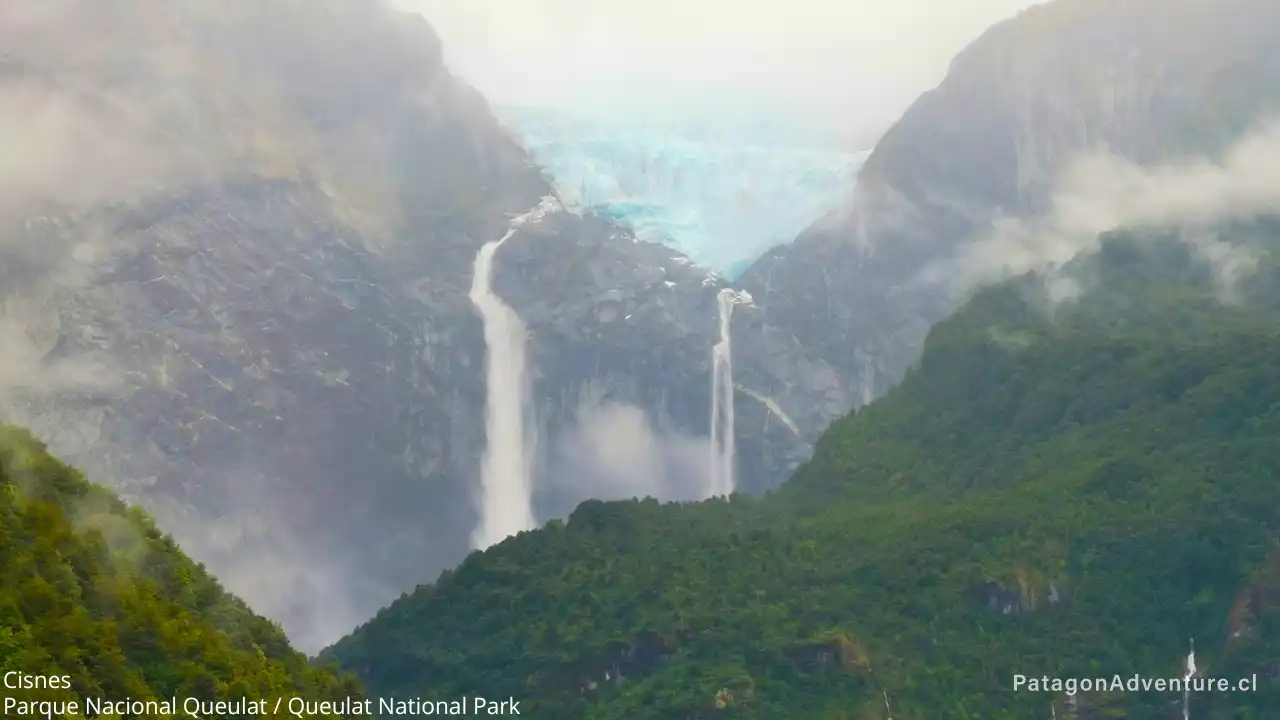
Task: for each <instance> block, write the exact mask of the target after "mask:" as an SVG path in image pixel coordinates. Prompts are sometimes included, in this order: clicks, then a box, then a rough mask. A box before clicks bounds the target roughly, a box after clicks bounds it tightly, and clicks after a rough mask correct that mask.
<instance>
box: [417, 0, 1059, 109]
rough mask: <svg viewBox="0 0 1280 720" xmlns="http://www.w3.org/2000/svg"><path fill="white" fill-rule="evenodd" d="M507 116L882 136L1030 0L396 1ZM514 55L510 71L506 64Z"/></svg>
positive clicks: (449, 60) (450, 64)
mask: <svg viewBox="0 0 1280 720" xmlns="http://www.w3.org/2000/svg"><path fill="white" fill-rule="evenodd" d="M395 2H396V4H397V6H399V7H401V8H402V9H405V10H412V11H416V12H420V13H422V14H423V15H424V16H425V17H426V18H427V19H428V20H429V21H430V22H431V23H432V24H433V25H434V26H435V27H436V30H437V31H438V32H439V33H440V35H441V36H442V38H443V39H444V47H445V60H446V62H447V63H448V64H449V66H450V67H451V69H452V70H453V71H454V72H456V73H458V74H460V75H461V76H462V77H464V78H465V79H467V80H468V81H470V82H471V83H472V84H474V85H475V86H476V87H478V88H479V89H480V90H481V92H483V93H485V95H486V96H488V98H489V99H490V101H491V102H493V103H495V104H503V105H540V106H547V107H561V108H570V107H580V108H594V107H600V106H615V107H649V106H653V105H655V104H656V105H680V104H685V105H707V104H711V105H729V106H746V107H747V108H750V109H757V110H760V109H764V110H767V109H783V110H785V111H787V112H795V111H796V110H797V107H800V109H801V111H802V112H808V113H812V114H817V115H821V116H824V117H828V118H830V119H832V120H833V121H838V122H840V123H843V124H846V125H849V129H850V131H851V132H857V131H859V130H863V129H864V128H865V129H866V130H867V131H870V129H872V128H874V129H875V130H883V129H884V127H885V126H887V125H888V124H889V123H890V122H892V121H893V120H895V119H896V118H897V116H898V115H899V114H900V113H901V111H902V110H903V109H905V108H906V106H907V105H908V104H909V103H910V102H912V101H913V100H914V99H915V97H916V96H917V95H918V94H919V93H920V92H922V91H924V90H927V89H929V88H930V87H933V86H934V85H936V84H937V83H938V82H939V81H940V80H941V79H942V77H943V75H944V74H945V72H946V69H947V66H948V63H949V62H950V61H951V58H952V57H953V56H954V55H955V54H956V53H957V52H958V51H959V50H961V49H962V48H963V47H964V46H965V45H967V44H968V43H969V42H970V41H971V40H973V39H975V38H976V37H977V36H978V35H979V34H980V33H981V32H982V31H983V30H985V29H986V28H987V27H988V26H990V25H991V24H993V23H995V22H998V21H1000V20H1002V19H1004V18H1006V17H1010V16H1012V15H1013V14H1014V13H1016V12H1017V11H1019V10H1021V9H1023V8H1026V7H1028V6H1030V5H1033V4H1035V3H1033V2H1031V1H1030V0H955V1H954V2H947V3H937V2H932V1H931V0H905V1H902V2H893V3H890V2H884V1H883V0H843V1H842V0H760V1H759V2H756V3H740V2H730V1H729V0H705V1H704V2H698V3H688V2H681V1H680V0H650V1H649V2H610V3H597V2H591V0H395ZM514 58H518V59H519V60H518V61H513V59H514Z"/></svg>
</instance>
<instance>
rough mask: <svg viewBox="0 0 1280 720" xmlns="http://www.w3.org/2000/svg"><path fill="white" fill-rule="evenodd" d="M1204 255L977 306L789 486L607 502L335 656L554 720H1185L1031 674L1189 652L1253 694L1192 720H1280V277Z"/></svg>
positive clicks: (1161, 241)
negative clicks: (514, 703) (683, 499)
mask: <svg viewBox="0 0 1280 720" xmlns="http://www.w3.org/2000/svg"><path fill="white" fill-rule="evenodd" d="M1275 228H1276V226H1275V224H1274V223H1269V222H1266V221H1261V222H1258V223H1250V224H1248V225H1245V226H1238V227H1233V228H1227V229H1226V230H1229V231H1230V234H1231V235H1232V237H1234V238H1236V239H1237V240H1239V241H1240V242H1241V243H1244V242H1245V241H1246V240H1247V241H1249V242H1253V241H1255V240H1257V239H1259V238H1263V239H1266V238H1268V237H1276V233H1275ZM1197 258H1198V256H1197V255H1195V254H1194V253H1193V252H1191V251H1190V250H1188V249H1186V246H1185V245H1182V244H1179V243H1177V242H1173V239H1172V238H1171V237H1170V238H1161V237H1157V236H1152V235H1137V234H1125V235H1116V236H1115V237H1111V238H1109V239H1107V240H1106V242H1105V243H1104V245H1103V250H1102V251H1101V252H1100V253H1098V254H1096V255H1094V256H1092V257H1089V258H1086V259H1082V260H1078V261H1077V262H1076V263H1075V265H1074V266H1072V267H1070V268H1068V269H1067V271H1066V272H1069V273H1070V274H1071V276H1072V277H1073V278H1075V279H1076V280H1077V281H1078V282H1080V283H1081V285H1082V287H1084V288H1085V289H1086V292H1085V294H1084V295H1083V297H1081V298H1080V299H1079V300H1077V301H1073V302H1069V303H1066V304H1061V305H1053V304H1051V303H1050V302H1049V300H1048V297H1049V296H1048V294H1047V293H1046V292H1045V291H1044V289H1045V285H1044V284H1043V283H1042V282H1040V279H1038V278H1023V279H1022V280H1020V281H1018V282H1012V283H1007V284H1005V285H1002V286H999V287H996V288H990V289H987V290H984V291H982V292H981V293H979V294H978V295H977V296H975V297H974V298H972V299H971V300H970V302H969V303H968V304H967V305H966V306H965V308H964V309H963V310H962V311H961V312H959V313H958V314H957V315H955V316H953V317H952V318H950V319H949V320H947V321H945V322H944V323H942V324H941V325H940V326H938V327H937V328H935V330H934V331H933V332H932V334H931V336H930V338H929V341H928V343H927V347H926V351H925V353H924V356H923V359H922V361H921V363H920V364H919V367H918V368H916V369H915V370H913V371H912V372H910V373H909V374H908V375H907V377H906V379H905V381H904V382H903V383H902V384H901V385H900V386H899V387H897V388H896V389H894V390H893V391H892V392H890V393H889V395H888V396H887V397H886V398H884V399H883V400H881V401H879V402H876V403H875V404H873V405H871V406H870V407H868V408H866V409H864V410H863V411H861V412H859V413H858V414H857V415H856V416H851V417H848V418H846V419H844V420H842V421H840V422H838V423H836V424H835V425H834V426H833V427H832V428H831V429H830V430H829V431H828V432H827V433H826V435H825V436H824V437H823V439H822V440H821V441H820V443H819V444H818V447H817V448H816V451H815V456H814V458H813V459H812V461H811V462H809V463H808V464H807V465H806V466H805V467H803V468H802V469H801V470H800V471H799V472H798V473H797V475H796V476H795V477H794V478H793V479H792V480H791V481H790V482H789V483H788V484H787V485H786V486H784V487H783V488H782V489H781V490H779V491H777V492H775V493H773V494H771V495H770V496H767V497H765V498H762V499H759V500H747V499H741V498H734V499H733V500H732V501H730V502H725V501H712V502H706V503H700V504H686V505H659V504H658V503H656V502H654V501H636V502H627V503H599V502H588V503H584V504H583V505H581V506H580V507H579V508H578V509H577V511H576V512H575V513H574V514H573V515H572V516H571V517H570V519H569V520H568V522H567V523H564V524H561V523H554V522H553V523H551V524H550V525H549V526H547V527H545V528H543V529H540V530H537V531H534V532H529V533H524V534H521V535H519V536H517V537H515V538H511V539H509V540H507V541H506V542H504V543H502V544H500V545H498V546H496V547H494V548H491V549H490V550H489V551H487V552H484V553H475V554H472V555H471V556H470V557H469V558H468V559H467V560H466V562H464V563H463V564H462V565H461V567H459V568H458V569H457V570H456V571H455V572H452V573H447V574H446V575H445V576H443V577H442V578H441V580H440V581H439V582H438V583H437V584H435V585H430V586H423V587H420V588H418V589H417V590H416V591H415V592H414V593H412V594H410V595H407V596H405V597H403V598H401V599H400V600H399V601H398V602H396V603H395V604H393V605H392V606H390V607H389V608H387V609H386V610H384V611H383V612H381V613H380V614H379V615H378V616H377V617H376V618H374V619H373V620H372V621H370V622H369V623H368V624H366V625H364V626H363V627H361V628H360V629H358V630H357V631H356V632H355V633H354V634H353V635H351V636H349V637H347V638H346V639H344V640H343V641H341V642H340V643H338V644H337V645H336V646H334V647H333V648H331V649H330V650H328V651H326V654H325V657H327V658H330V659H333V660H336V661H338V662H339V663H340V664H341V665H342V666H344V667H345V668H347V669H349V670H352V671H355V672H357V673H358V674H360V675H361V676H363V678H364V680H365V684H366V687H367V688H368V690H369V691H370V692H371V693H373V694H396V695H402V696H424V695H425V696H434V697H451V696H454V695H456V694H462V693H476V694H483V695H486V696H499V695H505V694H510V695H512V696H515V697H517V698H524V699H525V704H524V705H522V707H524V708H530V709H532V715H533V716H534V717H538V718H585V717H589V718H592V719H593V720H602V719H611V718H618V719H622V718H627V719H628V720H631V719H634V718H693V717H701V718H707V717H725V718H769V719H776V718H814V719H817V718H884V717H889V712H888V710H887V709H886V702H887V703H888V704H889V706H890V707H891V708H892V717H893V718H895V719H896V720H913V719H920V720H936V719H937V718H971V719H975V720H977V719H980V720H1001V719H1004V718H1009V719H1013V718H1018V719H1025V718H1048V717H1050V715H1051V713H1056V717H1060V718H1066V717H1073V716H1075V717H1079V718H1085V717H1095V718H1096V717H1129V718H1167V717H1170V713H1171V712H1175V713H1177V715H1178V716H1179V717H1181V711H1180V704H1181V702H1182V697H1181V693H1168V692H1166V693H1146V694H1144V693H1133V694H1124V693H1119V694H1112V693H1088V694H1084V695H1081V696H1080V697H1079V703H1078V706H1077V707H1076V710H1075V711H1074V713H1075V714H1074V715H1073V712H1072V711H1070V710H1069V708H1068V705H1067V703H1066V698H1065V696H1064V695H1062V694H1061V693H1058V694H1051V693H1033V692H1027V691H1026V690H1023V691H1020V692H1014V691H1013V686H1012V682H1013V675H1014V674H1016V673H1021V674H1025V675H1031V676H1041V675H1048V676H1050V677H1054V676H1057V677H1064V678H1065V677H1097V676H1104V677H1107V678H1110V677H1111V676H1113V675H1117V674H1118V675H1121V676H1123V677H1126V678H1127V677H1131V676H1132V675H1134V674H1135V673H1136V674H1141V675H1143V676H1145V677H1165V678H1174V677H1181V676H1182V673H1183V668H1184V661H1185V656H1186V654H1187V650H1188V643H1189V640H1190V639H1191V638H1194V639H1195V640H1196V644H1195V648H1196V653H1197V665H1198V667H1199V671H1200V674H1201V675H1204V676H1212V677H1228V678H1231V679H1233V680H1234V679H1235V678H1236V677H1237V676H1250V675H1252V674H1253V673H1257V674H1258V677H1259V684H1260V688H1259V689H1258V691H1257V692H1253V693H1234V694H1233V693H1217V694H1207V693H1201V694H1197V695H1194V696H1193V697H1192V708H1193V713H1192V717H1196V718H1208V717H1233V718H1263V717H1274V714H1272V713H1270V712H1269V711H1268V710H1267V708H1274V707H1276V705H1275V703H1277V702H1280V692H1277V690H1276V688H1277V687H1280V686H1277V685H1276V684H1275V683H1272V682H1271V681H1270V675H1269V674H1268V668H1269V661H1270V659H1271V658H1273V657H1276V656H1280V644H1278V643H1277V640H1278V639H1280V635H1277V630H1278V629H1280V625H1277V621H1280V613H1277V599H1280V536H1278V535H1277V533H1278V532H1280V514H1278V513H1277V507H1280V485H1277V483H1276V482H1275V478H1276V476H1277V463H1278V462H1280V322H1277V321H1278V320H1280V312H1278V311H1277V309H1278V308H1280V304H1277V303H1276V302H1275V298H1276V297H1277V296H1276V294H1275V288H1276V287H1277V285H1276V283H1275V280H1274V279H1275V278H1276V277H1277V273H1276V272H1275V269H1274V268H1275V266H1274V264H1273V263H1271V262H1270V261H1268V260H1264V261H1263V262H1262V263H1261V264H1260V266H1259V267H1258V268H1257V269H1256V271H1255V272H1254V273H1253V274H1251V275H1250V276H1249V277H1248V278H1246V279H1245V280H1242V281H1241V282H1239V283H1237V284H1235V285H1233V286H1231V287H1229V288H1224V287H1222V286H1221V284H1220V283H1218V282H1217V281H1216V279H1215V277H1214V275H1213V273H1212V272H1211V271H1210V270H1211V269H1210V268H1209V267H1208V266H1205V265H1202V263H1201V261H1200V260H1199V259H1197ZM1051 704H1052V705H1054V707H1053V708H1052V709H1051ZM526 712H529V710H526Z"/></svg>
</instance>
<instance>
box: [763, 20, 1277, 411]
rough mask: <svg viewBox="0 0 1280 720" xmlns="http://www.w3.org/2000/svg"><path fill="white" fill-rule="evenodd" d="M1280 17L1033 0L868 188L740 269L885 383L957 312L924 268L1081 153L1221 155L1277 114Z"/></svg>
mask: <svg viewBox="0 0 1280 720" xmlns="http://www.w3.org/2000/svg"><path fill="white" fill-rule="evenodd" d="M1278 27H1280V5H1277V4H1276V3H1273V2H1268V1H1267V0H1224V1H1219V0H1174V1H1173V2H1169V1H1167V0H1123V1H1120V2H1116V1H1114V0H1055V1H1054V2H1049V3H1045V4H1042V5H1037V6H1034V7H1032V8H1030V9H1028V10H1026V11H1024V12H1023V13H1021V14H1020V15H1018V16H1017V17H1015V18H1012V19H1010V20H1008V21H1005V22H1003V23H1001V24H999V25H996V26H994V27H992V28H991V29H990V30H988V31H987V32H986V33H985V34H984V35H983V36H981V37H980V38H979V39H978V40H976V41H975V42H974V43H973V44H972V45H971V46H970V47H968V48H967V49H966V50H965V51H963V52H962V53H961V54H960V55H959V56H957V57H956V59H955V60H954V61H953V63H952V65H951V68H950V70H949V72H948V74H947V76H946V78H945V79H944V81H943V82H942V83H941V84H940V85H939V86H938V87H937V88H936V89H934V90H932V91H930V92H927V93H925V94H924V95H922V96H921V97H920V98H919V99H918V100H917V101H916V102H915V103H914V104H913V105H912V106H911V107H910V108H909V109H908V110H907V112H906V113H905V114H904V115H903V117H902V118H901V119H900V120H899V121H898V123H897V124H896V125H895V126H894V127H893V128H891V129H890V130H889V132H888V133H887V134H886V135H885V136H884V137H883V138H882V139H881V140H880V142H879V143H878V145H877V147H876V148H875V151H874V152H873V153H872V155H871V156H870V158H869V159H868V161H867V163H866V165H865V166H864V167H863V169H862V171H861V173H860V177H859V185H858V189H857V191H856V196H855V197H851V198H850V199H849V202H848V203H847V204H846V206H845V207H843V208H841V209H840V210H839V211H838V212H835V213H832V214H831V215H829V216H828V217H825V218H823V219H822V220H820V221H819V222H817V223H815V224H814V225H813V226H812V227H811V228H810V229H809V230H808V231H806V232H805V233H803V234H802V235H801V236H800V237H799V238H798V239H797V241H796V242H795V243H794V244H793V245H790V246H787V247H784V248H780V249H778V250H776V251H774V252H773V253H770V254H769V255H767V256H766V257H764V258H762V259H761V260H759V261H758V262H756V263H755V264H754V265H753V266H752V268H751V269H750V270H749V271H748V272H747V273H746V275H745V276H744V278H743V281H742V282H743V284H744V286H745V287H746V288H747V289H748V290H750V291H751V293H752V294H753V295H754V296H755V297H756V299H757V301H758V302H759V304H760V305H761V307H762V308H763V309H764V311H765V316H766V317H767V318H768V319H769V320H770V321H771V322H774V323H776V324H778V325H781V326H784V327H787V328H789V329H791V330H792V331H793V332H794V333H795V334H796V336H797V337H798V338H800V340H801V342H802V343H803V344H804V346H805V347H806V348H808V349H810V350H811V351H814V352H816V353H818V354H819V355H820V356H821V357H823V358H825V359H826V360H827V361H828V362H830V363H831V364H832V365H833V366H836V367H838V368H839V369H840V371H841V375H842V377H843V378H844V379H845V380H846V382H849V383H852V384H857V385H862V384H867V385H870V386H871V387H873V388H874V390H875V391H876V392H879V391H882V390H883V389H884V388H885V387H887V385H888V384H891V383H892V382H895V381H896V380H897V379H898V378H899V377H900V376H901V375H902V373H903V371H904V370H905V368H906V367H907V366H908V365H909V364H911V363H912V362H914V360H915V358H916V357H917V355H918V353H919V349H920V343H921V342H922V341H923V338H924V336H925V333H926V332H927V330H928V328H929V327H930V326H931V325H932V324H933V323H935V322H937V321H938V320H939V319H941V318H942V317H944V316H945V314H946V313H948V312H949V311H950V310H951V309H952V308H953V307H954V303H955V300H956V298H955V297H954V295H953V294H952V293H951V289H950V288H945V287H942V286H941V284H940V283H937V282H935V281H936V279H937V278H928V277H923V276H922V275H921V270H922V267H924V266H926V265H928V264H929V262H930V261H933V260H938V259H941V258H946V257H948V256H950V255H952V254H954V253H956V252H957V251H958V249H959V248H961V247H963V246H965V245H966V244H969V243H971V242H972V241H974V240H975V239H978V238H980V237H982V236H983V235H984V234H985V233H988V232H990V230H991V228H992V224H993V222H996V221H999V220H1004V219H1009V218H1026V217H1032V216H1037V215H1039V214H1040V213H1043V212H1045V211H1046V210H1047V209H1048V208H1049V207H1050V205H1051V201H1052V197H1053V194H1054V193H1053V189H1054V187H1055V182H1056V181H1057V179H1058V178H1059V175H1060V173H1061V172H1062V171H1063V170H1064V168H1065V167H1066V166H1067V164H1068V162H1069V161H1070V160H1071V159H1072V158H1075V157H1077V156H1078V155H1079V154H1080V153H1083V152H1101V151H1105V152H1109V153H1111V154H1114V155H1116V156H1119V157H1122V158H1125V159H1128V160H1131V161H1133V162H1135V163H1138V164H1141V165H1148V164H1152V163H1155V162H1159V161H1165V160H1169V159H1171V158H1181V157H1183V156H1186V155H1188V154H1190V155H1195V156H1207V157H1209V158H1211V159H1212V158H1215V157H1217V156H1219V155H1220V154H1221V153H1222V152H1223V151H1224V150H1225V149H1226V148H1227V147H1228V146H1229V145H1230V143H1231V142H1232V141H1234V140H1236V139H1238V138H1239V137H1240V136H1241V135H1242V134H1244V133H1245V132H1246V131H1247V130H1249V129H1251V128H1252V127H1253V126H1254V125H1255V124H1256V123H1257V122H1258V121H1260V120H1262V119H1265V118H1268V117H1271V116H1272V115H1274V113H1275V112H1276V111H1277V110H1280V92H1277V88H1280V61H1277V59H1276V55H1275V53H1274V52H1273V51H1272V49H1271V48H1272V47H1273V46H1274V44H1275V42H1276V40H1277V39H1278V38H1280V34H1278V33H1277V28H1278ZM995 260H996V261H998V260H999V258H996V259H995Z"/></svg>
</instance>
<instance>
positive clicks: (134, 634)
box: [0, 426, 359, 714]
mask: <svg viewBox="0 0 1280 720" xmlns="http://www.w3.org/2000/svg"><path fill="white" fill-rule="evenodd" d="M11 671H12V672H20V673H26V674H30V675H42V676H58V675H65V676H67V677H68V678H69V682H70V684H71V687H70V688H69V689H62V690H48V691H39V690H32V691H30V692H26V691H16V692H14V691H12V690H10V691H7V694H8V695H9V697H11V698H14V699H16V700H20V701H37V700H75V701H80V700H81V698H85V697H88V698H100V699H108V700H113V701H114V700H125V699H126V698H131V699H134V700H144V701H145V700H168V699H169V698H172V697H174V696H178V697H194V698H197V699H199V700H201V701H205V702H212V701H215V700H226V701H232V702H234V701H235V700H238V699H240V698H249V699H253V700H260V699H262V698H274V697H278V696H293V695H299V696H305V697H307V698H308V699H315V700H322V699H332V700H341V699H342V698H344V697H347V696H351V697H359V688H358V687H357V686H356V684H355V683H354V682H353V681H352V680H351V679H350V678H345V677H339V676H337V675H335V674H333V673H332V672H330V671H328V670H320V669H316V668H314V667H312V666H311V665H309V663H308V661H307V659H306V657H304V656H303V655H302V654H300V653H298V652H295V651H294V650H293V649H292V648H290V647H289V643H288V641H287V640H286V639H285V637H284V634H283V633H282V632H281V631H280V629H279V627H278V626H276V625H274V624H272V623H270V622H269V621H267V620H264V619H263V618H261V617H258V616H256V615H254V614H253V613H252V612H251V611H250V610H249V609H248V608H247V607H246V606H245V605H244V603H243V602H241V601H240V600H239V599H238V598H236V597H234V596H231V595H228V594H227V593H226V592H224V591H223V590H222V588H221V587H220V586H219V585H218V583H217V582H216V581H215V580H214V579H213V578H211V577H210V576H209V575H207V574H206V573H205V570H204V568H203V567H202V566H200V565H197V564H196V563H194V562H192V561H191V560H190V559H188V558H187V557H186V556H185V555H184V554H183V553H182V552H181V551H180V550H179V549H178V548H177V546H175V545H174V544H173V542H172V540H170V539H169V538H168V537H167V536H164V535H161V534H160V532H159V531H158V530H156V528H155V525H154V524H153V523H152V521H151V519H150V518H149V517H147V516H146V514H144V513H142V512H141V511H139V510H136V509H132V508H126V507H125V505H124V504H123V503H121V502H120V500H119V499H118V498H117V497H116V496H115V495H114V494H113V493H111V492H110V491H108V490H106V489H105V488H102V487H101V486H97V485H91V484H89V483H88V482H86V481H85V479H84V477H83V476H81V475H80V473H78V472H77V471H75V470H73V469H71V468H69V467H67V466H65V465H63V464H62V463H60V462H59V461H57V460H56V459H54V458H53V457H51V456H50V455H49V454H48V453H47V452H46V451H45V449H44V447H43V446H42V445H40V444H39V443H38V442H37V441H36V440H35V439H34V438H32V437H31V435H30V434H29V433H27V432H26V431H24V430H19V429H16V428H13V427H8V426H6V427H3V428H0V672H3V673H5V674H6V676H7V674H8V673H9V672H11ZM80 708H81V711H82V712H83V708H84V705H83V703H82V704H81V705H80ZM25 714H36V713H34V712H31V713H25Z"/></svg>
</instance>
